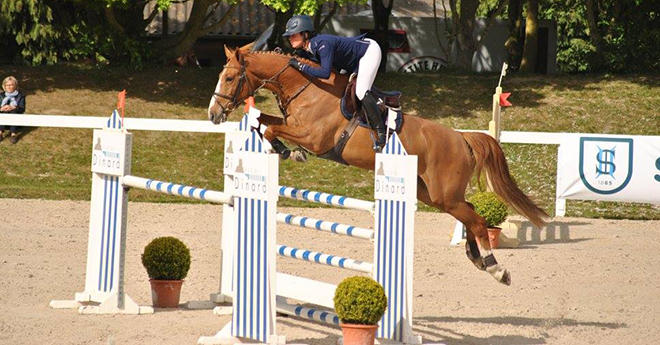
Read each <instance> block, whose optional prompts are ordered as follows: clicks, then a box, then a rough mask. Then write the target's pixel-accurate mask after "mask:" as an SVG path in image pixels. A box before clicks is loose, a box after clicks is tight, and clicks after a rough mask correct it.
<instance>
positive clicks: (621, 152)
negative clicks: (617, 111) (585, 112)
mask: <svg viewBox="0 0 660 345" xmlns="http://www.w3.org/2000/svg"><path fill="white" fill-rule="evenodd" d="M579 169H580V179H581V180H582V183H584V185H585V186H586V187H587V188H588V189H589V190H590V191H592V192H594V193H598V194H614V193H617V192H619V191H621V190H622V189H624V188H625V187H626V186H627V185H628V182H630V179H631V178H632V172H633V140H632V139H621V138H594V137H589V138H580V166H579Z"/></svg>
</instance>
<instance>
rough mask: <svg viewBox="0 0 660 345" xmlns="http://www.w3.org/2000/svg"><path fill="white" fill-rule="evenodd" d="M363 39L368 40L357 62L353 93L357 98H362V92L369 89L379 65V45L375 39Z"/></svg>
mask: <svg viewBox="0 0 660 345" xmlns="http://www.w3.org/2000/svg"><path fill="white" fill-rule="evenodd" d="M364 40H365V41H367V42H369V47H368V48H367V51H366V52H365V53H364V56H363V57H362V58H361V59H360V62H359V63H358V66H359V67H358V75H357V81H356V84H357V85H355V95H356V96H357V98H358V99H359V100H362V99H363V98H364V94H365V93H367V91H369V90H370V89H371V85H373V83H374V80H375V79H376V74H377V73H378V67H379V66H380V58H381V54H380V46H379V45H378V43H376V41H374V40H372V39H370V38H365V39H364Z"/></svg>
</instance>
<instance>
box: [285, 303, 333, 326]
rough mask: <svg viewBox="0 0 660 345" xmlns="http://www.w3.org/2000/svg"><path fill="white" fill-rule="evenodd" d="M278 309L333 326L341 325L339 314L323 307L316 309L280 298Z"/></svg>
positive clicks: (291, 314)
mask: <svg viewBox="0 0 660 345" xmlns="http://www.w3.org/2000/svg"><path fill="white" fill-rule="evenodd" d="M277 311H278V312H279V313H282V314H286V315H290V316H296V317H300V318H304V319H307V320H311V321H317V322H322V323H325V324H328V325H332V326H339V316H337V314H335V313H332V312H329V311H326V310H322V309H314V308H309V307H303V306H299V305H293V304H288V303H286V302H284V301H283V300H281V299H280V298H278V299H277Z"/></svg>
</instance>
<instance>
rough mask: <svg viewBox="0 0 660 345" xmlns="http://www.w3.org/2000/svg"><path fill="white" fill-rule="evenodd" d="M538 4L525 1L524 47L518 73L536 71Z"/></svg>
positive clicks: (535, 1)
mask: <svg viewBox="0 0 660 345" xmlns="http://www.w3.org/2000/svg"><path fill="white" fill-rule="evenodd" d="M538 20H539V2H538V0H527V19H526V20H525V26H526V28H525V47H524V48H523V58H522V62H521V63H520V72H525V73H533V72H534V70H535V69H536V58H537V55H538V50H539V35H538Z"/></svg>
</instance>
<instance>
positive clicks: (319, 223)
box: [277, 213, 374, 240]
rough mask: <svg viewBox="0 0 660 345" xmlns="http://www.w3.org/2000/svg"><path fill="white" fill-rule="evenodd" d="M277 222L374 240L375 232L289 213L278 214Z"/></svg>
mask: <svg viewBox="0 0 660 345" xmlns="http://www.w3.org/2000/svg"><path fill="white" fill-rule="evenodd" d="M277 222H278V223H282V224H289V225H295V226H299V227H303V228H307V229H315V230H319V231H325V232H330V233H333V234H339V235H346V236H351V237H356V238H362V239H365V240H373V239H374V231H373V230H370V229H365V228H359V227H356V226H352V225H346V224H340V223H335V222H329V221H327V220H320V219H314V218H309V217H301V216H294V215H292V214H288V213H278V214H277Z"/></svg>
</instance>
